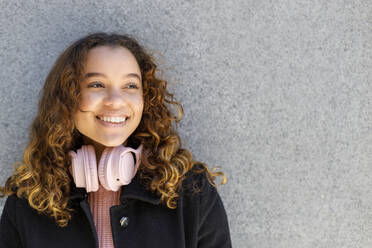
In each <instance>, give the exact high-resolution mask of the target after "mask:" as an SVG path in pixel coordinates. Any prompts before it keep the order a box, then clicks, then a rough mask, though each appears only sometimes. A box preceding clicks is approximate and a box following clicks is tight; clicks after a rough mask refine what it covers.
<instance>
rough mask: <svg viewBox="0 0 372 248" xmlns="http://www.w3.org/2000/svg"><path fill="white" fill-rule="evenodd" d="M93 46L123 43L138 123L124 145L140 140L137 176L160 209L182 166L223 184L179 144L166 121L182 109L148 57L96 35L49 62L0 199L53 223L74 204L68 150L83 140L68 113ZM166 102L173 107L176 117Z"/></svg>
mask: <svg viewBox="0 0 372 248" xmlns="http://www.w3.org/2000/svg"><path fill="white" fill-rule="evenodd" d="M97 46H111V47H116V46H122V47H125V48H127V49H128V50H129V51H130V52H131V53H132V54H133V55H134V56H135V58H136V60H137V62H138V64H139V67H140V70H141V74H142V78H143V80H142V84H143V97H144V109H143V115H142V119H141V122H140V124H139V126H138V127H137V129H136V130H135V131H134V132H133V133H132V134H131V136H130V137H129V138H128V142H129V143H133V142H136V143H138V142H140V143H142V144H143V145H144V147H143V149H144V153H143V154H142V162H141V165H140V167H139V170H138V172H137V173H139V178H140V180H141V183H142V184H143V185H144V186H145V188H146V189H147V190H150V191H152V192H156V193H157V194H158V195H161V198H160V200H161V202H162V203H163V204H166V206H167V207H168V208H176V207H177V198H178V197H179V194H178V189H179V188H180V187H181V184H182V181H183V180H184V179H185V177H186V173H187V172H189V171H195V172H196V173H202V172H206V174H207V178H208V181H209V183H211V184H212V185H213V186H214V187H216V184H215V182H214V179H215V177H216V176H223V180H222V184H225V182H226V177H225V175H224V173H223V172H215V169H216V168H215V169H213V170H209V169H208V166H207V165H206V164H204V163H202V162H199V161H193V158H192V155H191V153H190V152H189V151H188V150H187V149H184V148H182V146H181V140H180V137H179V135H178V134H177V132H176V131H175V130H174V128H173V127H172V123H173V122H175V123H176V124H177V123H178V122H179V121H180V120H181V119H182V116H183V109H182V106H181V104H180V103H178V102H177V101H175V100H174V99H173V94H170V93H169V92H168V91H167V82H166V81H164V80H161V79H159V78H157V77H156V75H155V74H156V70H157V66H156V65H155V63H154V62H153V61H154V60H153V58H152V57H151V55H149V53H148V52H147V51H145V50H144V48H143V47H141V46H140V45H139V43H138V42H137V40H136V39H135V38H134V37H132V36H130V35H122V34H116V33H111V34H108V33H103V32H100V33H93V34H90V35H88V36H86V37H83V38H81V39H79V40H77V41H76V42H74V43H73V44H72V45H70V46H69V47H68V48H66V49H65V50H64V51H63V52H62V54H61V55H60V56H59V57H58V59H57V60H56V62H55V64H54V65H53V67H52V69H51V71H50V72H49V74H48V76H47V77H46V80H45V84H44V87H43V89H42V92H41V93H42V95H41V97H40V99H39V102H38V114H37V116H36V117H35V119H34V120H33V122H32V124H31V128H30V129H29V142H28V144H27V146H26V148H25V150H24V155H23V160H22V161H18V162H16V163H14V173H13V175H11V176H10V177H9V178H8V179H7V180H6V182H5V186H4V187H0V197H4V196H6V195H8V196H10V195H12V194H16V195H17V197H23V198H25V199H27V200H28V203H29V205H30V206H31V207H32V208H34V209H36V210H37V211H38V212H39V213H43V214H47V215H49V216H51V217H53V218H54V219H55V222H56V223H57V224H58V225H59V226H61V227H64V226H66V225H67V224H68V222H69V221H70V220H71V217H72V211H74V209H72V208H69V205H68V202H69V194H70V183H71V175H70V174H69V173H70V172H69V170H68V167H69V166H70V165H71V161H70V157H69V155H68V152H69V151H70V150H72V149H75V150H76V149H78V148H79V147H81V146H82V145H83V137H82V134H80V133H79V132H78V131H77V129H76V128H75V126H74V122H73V113H75V111H76V110H77V109H78V106H79V99H80V86H79V82H80V81H81V80H82V76H83V68H84V63H85V61H86V58H87V54H88V52H89V50H90V49H92V48H93V47H97ZM167 104H172V105H174V106H176V108H177V116H176V115H174V114H173V113H172V112H171V111H170V108H169V106H167ZM195 165H198V166H195ZM195 168H199V169H195ZM217 168H218V167H217Z"/></svg>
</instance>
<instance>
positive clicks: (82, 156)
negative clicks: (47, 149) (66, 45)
mask: <svg viewBox="0 0 372 248" xmlns="http://www.w3.org/2000/svg"><path fill="white" fill-rule="evenodd" d="M142 148H143V145H142V144H141V145H140V146H139V147H138V148H137V150H135V149H133V148H131V147H124V146H123V145H120V146H117V147H107V148H105V150H104V151H103V152H102V155H101V158H100V161H99V166H98V171H97V162H96V153H95V151H94V147H93V146H92V145H83V146H82V147H81V148H80V149H78V150H77V153H75V152H74V151H70V152H69V155H70V157H71V159H72V160H71V162H72V163H71V167H70V172H71V174H72V177H73V178H74V182H75V185H76V187H80V188H86V190H87V192H91V191H97V190H98V188H99V184H98V179H99V181H100V182H101V184H102V186H103V187H104V188H105V189H107V190H111V191H118V190H119V189H120V186H122V185H127V184H129V183H130V182H131V181H132V179H133V177H134V176H135V175H136V172H137V169H138V166H139V164H140V163H141V154H142ZM132 152H133V153H134V154H135V159H136V163H135V164H134V157H133V155H132ZM97 174H98V176H97Z"/></svg>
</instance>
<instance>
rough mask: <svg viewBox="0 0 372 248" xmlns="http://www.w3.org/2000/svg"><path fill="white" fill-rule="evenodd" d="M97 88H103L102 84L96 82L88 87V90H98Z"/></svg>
mask: <svg viewBox="0 0 372 248" xmlns="http://www.w3.org/2000/svg"><path fill="white" fill-rule="evenodd" d="M96 86H98V87H99V86H102V83H101V82H94V83H91V84H89V85H88V88H98V87H96Z"/></svg>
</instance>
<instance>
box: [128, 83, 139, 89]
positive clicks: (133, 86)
mask: <svg viewBox="0 0 372 248" xmlns="http://www.w3.org/2000/svg"><path fill="white" fill-rule="evenodd" d="M128 87H129V88H130V89H138V88H139V87H138V86H137V84H136V83H130V84H129V85H128Z"/></svg>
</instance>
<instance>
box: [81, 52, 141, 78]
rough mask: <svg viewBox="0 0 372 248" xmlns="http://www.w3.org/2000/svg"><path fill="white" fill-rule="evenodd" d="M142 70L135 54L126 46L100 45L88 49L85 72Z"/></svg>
mask: <svg viewBox="0 0 372 248" xmlns="http://www.w3.org/2000/svg"><path fill="white" fill-rule="evenodd" d="M92 70H94V72H102V71H107V70H108V71H118V72H120V71H121V72H140V68H139V65H138V62H137V60H136V58H135V57H134V55H133V54H132V53H131V52H130V51H129V50H128V49H127V48H125V47H122V46H116V47H110V46H98V47H94V48H92V49H90V50H89V51H88V54H87V57H86V60H85V63H84V71H85V72H91V71H92Z"/></svg>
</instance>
